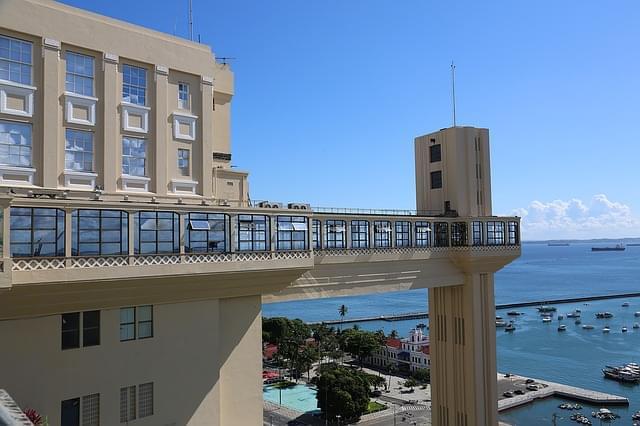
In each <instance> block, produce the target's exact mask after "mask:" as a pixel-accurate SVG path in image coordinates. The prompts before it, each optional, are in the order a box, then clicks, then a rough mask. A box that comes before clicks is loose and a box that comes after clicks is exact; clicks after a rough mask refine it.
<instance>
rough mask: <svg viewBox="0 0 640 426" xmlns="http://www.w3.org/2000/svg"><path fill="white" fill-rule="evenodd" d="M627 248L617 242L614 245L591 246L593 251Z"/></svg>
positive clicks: (622, 249)
mask: <svg viewBox="0 0 640 426" xmlns="http://www.w3.org/2000/svg"><path fill="white" fill-rule="evenodd" d="M625 249H626V247H625V246H623V245H622V244H616V245H615V246H613V247H591V251H624V250H625Z"/></svg>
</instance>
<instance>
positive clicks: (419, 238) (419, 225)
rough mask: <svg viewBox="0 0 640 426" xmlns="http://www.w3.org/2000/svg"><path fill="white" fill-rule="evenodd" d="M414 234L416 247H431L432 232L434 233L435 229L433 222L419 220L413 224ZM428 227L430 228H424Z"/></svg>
mask: <svg viewBox="0 0 640 426" xmlns="http://www.w3.org/2000/svg"><path fill="white" fill-rule="evenodd" d="M413 228H414V235H415V246H416V247H431V244H432V243H431V234H433V229H431V223H430V222H428V221H424V220H421V221H417V222H414V224H413ZM423 228H426V229H428V230H422V229H423Z"/></svg>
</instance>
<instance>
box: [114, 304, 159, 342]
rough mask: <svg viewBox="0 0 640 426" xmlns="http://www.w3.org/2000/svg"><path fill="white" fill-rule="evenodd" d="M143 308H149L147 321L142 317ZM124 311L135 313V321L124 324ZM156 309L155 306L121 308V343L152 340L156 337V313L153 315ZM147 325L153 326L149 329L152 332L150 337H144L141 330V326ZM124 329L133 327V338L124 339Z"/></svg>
mask: <svg viewBox="0 0 640 426" xmlns="http://www.w3.org/2000/svg"><path fill="white" fill-rule="evenodd" d="M142 308H149V312H150V315H149V319H146V320H142V319H140V318H141V315H140V312H139V311H140V310H141V309H142ZM123 311H131V312H133V317H132V318H133V320H132V321H127V322H123V321H122V313H123ZM153 311H154V309H153V305H136V306H123V307H121V308H120V311H119V313H120V316H119V318H120V319H119V324H120V333H119V334H120V337H119V339H120V341H121V342H130V341H132V340H145V339H151V338H153V336H154V333H155V329H154V325H153V324H154V313H153ZM145 324H151V326H150V327H149V329H150V330H151V333H150V334H149V335H144V336H142V333H141V332H140V330H141V327H140V326H141V325H145ZM123 327H131V329H132V330H133V333H132V336H133V337H128V338H124V339H123V337H122V330H123Z"/></svg>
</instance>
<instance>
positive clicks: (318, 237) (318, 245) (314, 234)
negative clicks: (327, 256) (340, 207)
mask: <svg viewBox="0 0 640 426" xmlns="http://www.w3.org/2000/svg"><path fill="white" fill-rule="evenodd" d="M311 245H312V247H313V249H314V250H321V249H322V221H320V219H312V220H311Z"/></svg>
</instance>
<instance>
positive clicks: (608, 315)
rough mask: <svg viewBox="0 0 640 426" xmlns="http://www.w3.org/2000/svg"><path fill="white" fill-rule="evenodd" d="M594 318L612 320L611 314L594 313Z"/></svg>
mask: <svg viewBox="0 0 640 426" xmlns="http://www.w3.org/2000/svg"><path fill="white" fill-rule="evenodd" d="M596 318H599V319H603V318H613V314H612V313H611V312H596Z"/></svg>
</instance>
